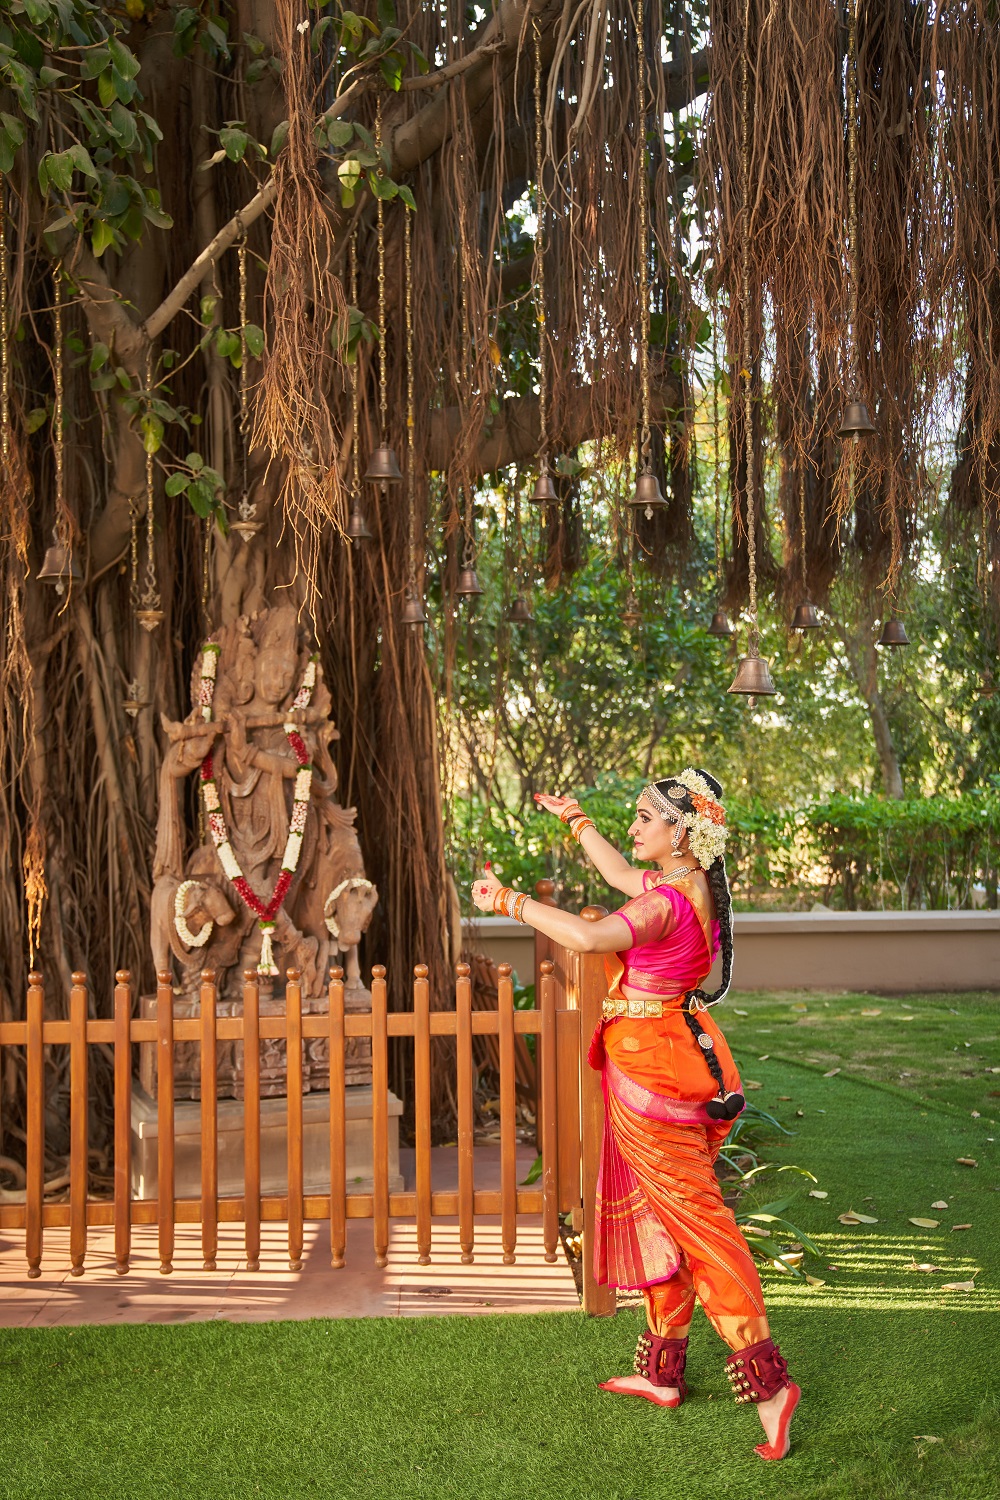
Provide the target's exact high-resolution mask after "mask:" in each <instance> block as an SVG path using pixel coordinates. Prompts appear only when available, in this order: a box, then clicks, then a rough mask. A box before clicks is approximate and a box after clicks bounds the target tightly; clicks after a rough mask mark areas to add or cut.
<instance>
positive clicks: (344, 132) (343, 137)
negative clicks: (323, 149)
mask: <svg viewBox="0 0 1000 1500" xmlns="http://www.w3.org/2000/svg"><path fill="white" fill-rule="evenodd" d="M353 135H354V126H353V125H352V124H351V122H350V120H331V121H330V123H329V124H328V125H327V127H326V138H327V140H328V141H329V142H330V145H331V146H333V147H334V148H335V149H337V150H339V149H340V147H341V146H346V145H347V143H348V141H350V140H351V139H352V137H353Z"/></svg>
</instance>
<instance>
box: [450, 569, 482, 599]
mask: <svg viewBox="0 0 1000 1500" xmlns="http://www.w3.org/2000/svg"><path fill="white" fill-rule="evenodd" d="M482 592H483V588H482V584H481V583H480V582H479V579H478V577H477V576H476V570H475V568H473V567H471V566H470V567H468V568H463V569H462V571H461V572H460V573H459V575H458V582H457V583H456V585H455V593H456V594H458V595H459V597H460V598H462V599H472V598H474V597H475V596H476V595H477V594H481V593H482Z"/></svg>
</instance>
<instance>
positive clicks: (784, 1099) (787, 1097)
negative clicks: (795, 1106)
mask: <svg viewBox="0 0 1000 1500" xmlns="http://www.w3.org/2000/svg"><path fill="white" fill-rule="evenodd" d="M791 1099H792V1096H791V1094H779V1095H778V1103H779V1104H790V1103H791Z"/></svg>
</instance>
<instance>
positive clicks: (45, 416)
mask: <svg viewBox="0 0 1000 1500" xmlns="http://www.w3.org/2000/svg"><path fill="white" fill-rule="evenodd" d="M48 420H49V409H48V407H47V406H33V407H32V408H31V410H30V411H29V413H28V415H27V416H26V417H25V419H24V426H25V430H26V431H27V432H37V431H38V429H39V427H44V426H45V423H46V422H47V421H48Z"/></svg>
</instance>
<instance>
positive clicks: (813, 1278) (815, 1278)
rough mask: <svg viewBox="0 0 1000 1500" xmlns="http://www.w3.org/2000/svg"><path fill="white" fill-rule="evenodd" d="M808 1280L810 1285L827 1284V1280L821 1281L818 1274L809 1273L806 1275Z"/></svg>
mask: <svg viewBox="0 0 1000 1500" xmlns="http://www.w3.org/2000/svg"><path fill="white" fill-rule="evenodd" d="M806 1281H807V1282H808V1284H809V1285H810V1286H826V1282H825V1281H821V1280H820V1278H819V1277H818V1276H809V1275H808V1274H807V1275H806Z"/></svg>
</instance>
